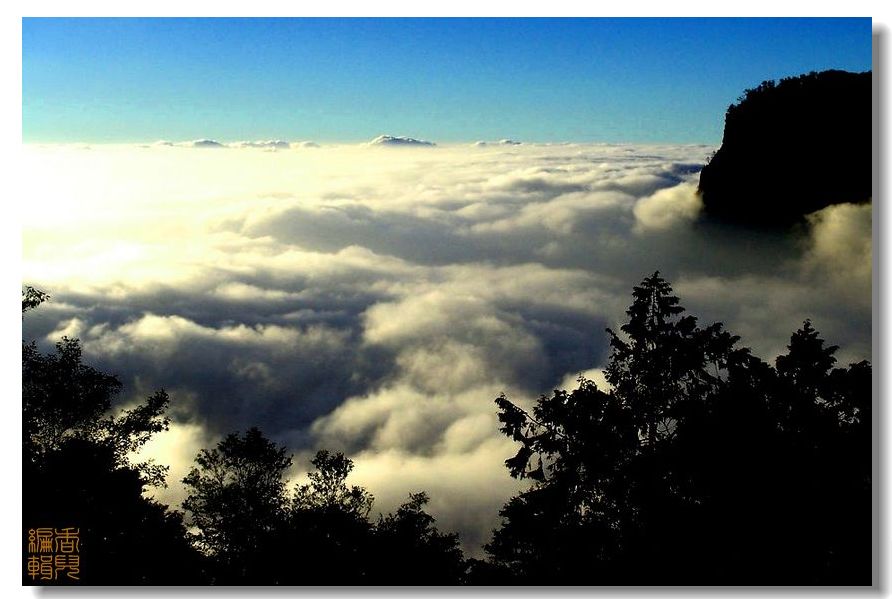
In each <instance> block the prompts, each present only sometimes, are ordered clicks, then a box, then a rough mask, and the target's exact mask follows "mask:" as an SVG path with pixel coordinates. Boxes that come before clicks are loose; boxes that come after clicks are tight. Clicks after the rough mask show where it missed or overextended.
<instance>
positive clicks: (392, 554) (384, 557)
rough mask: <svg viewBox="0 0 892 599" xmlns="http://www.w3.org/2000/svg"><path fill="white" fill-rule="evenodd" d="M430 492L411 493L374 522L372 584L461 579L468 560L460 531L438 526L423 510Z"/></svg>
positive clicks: (443, 582)
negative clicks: (461, 541)
mask: <svg viewBox="0 0 892 599" xmlns="http://www.w3.org/2000/svg"><path fill="white" fill-rule="evenodd" d="M429 500H430V498H429V497H428V495H427V493H424V492H420V493H410V494H409V499H408V501H406V502H405V503H403V504H402V505H401V506H400V507H399V508H397V510H396V512H395V513H393V514H388V515H387V516H381V517H380V518H379V519H378V522H377V524H376V525H375V531H374V551H373V553H372V555H371V557H372V563H371V564H370V568H369V572H370V574H371V576H370V579H369V583H370V584H394V583H395V582H397V581H399V584H407V585H453V584H459V583H460V582H462V577H463V573H464V570H465V563H464V559H463V556H462V551H461V549H460V548H459V545H458V535H455V534H443V533H441V532H440V531H439V530H437V528H436V526H435V525H434V524H435V520H434V517H433V516H431V515H430V514H428V513H427V512H425V511H424V506H425V505H427V503H428V501H429Z"/></svg>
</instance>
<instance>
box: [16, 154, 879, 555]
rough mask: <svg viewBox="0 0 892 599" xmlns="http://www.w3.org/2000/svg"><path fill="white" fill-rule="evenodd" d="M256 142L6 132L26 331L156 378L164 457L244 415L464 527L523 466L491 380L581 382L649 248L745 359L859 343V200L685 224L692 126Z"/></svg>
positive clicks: (865, 249) (854, 351)
mask: <svg viewBox="0 0 892 599" xmlns="http://www.w3.org/2000/svg"><path fill="white" fill-rule="evenodd" d="M390 139H399V138H390ZM404 139H408V138H404ZM415 141H417V140H415ZM397 143H401V142H397ZM257 144H260V145H261V147H260V148H259V149H260V150H264V149H272V148H275V147H277V146H276V145H275V144H276V142H275V141H273V142H248V143H247V144H244V145H246V147H237V148H236V147H233V148H231V149H230V151H227V152H203V151H198V150H193V149H192V148H190V147H186V146H181V147H170V146H171V145H172V144H170V143H168V142H165V143H164V144H162V145H154V146H150V147H128V146H110V147H100V146H96V147H94V149H93V150H92V151H90V152H83V151H80V150H78V149H77V148H71V147H56V146H48V147H41V148H36V147H30V148H26V151H25V159H24V161H23V168H24V169H25V172H26V173H27V174H28V176H29V180H31V181H33V185H32V186H31V187H30V188H29V190H28V192H27V196H26V197H23V198H21V201H22V203H23V205H25V206H30V207H33V209H32V210H30V211H26V212H25V214H24V217H23V218H24V221H25V222H24V224H23V272H24V278H25V281H26V282H29V283H32V284H36V285H38V286H39V287H42V288H44V289H46V290H48V291H49V292H50V293H51V294H52V295H53V296H54V299H53V301H52V302H51V303H50V304H48V305H47V306H45V307H41V308H40V309H39V310H36V311H34V312H33V313H31V314H29V315H28V316H27V318H26V319H25V321H24V327H25V331H24V335H25V336H26V337H35V338H39V339H40V340H42V342H43V343H44V346H46V342H48V341H52V340H55V339H58V338H59V337H60V336H62V335H69V336H77V337H80V338H81V339H82V341H83V344H84V350H85V357H86V359H87V361H88V362H90V363H92V364H95V365H96V366H97V367H98V368H100V369H102V370H104V371H108V372H114V373H116V374H117V375H119V376H120V377H121V378H122V380H123V381H124V382H125V384H126V385H127V390H126V393H125V395H126V397H124V398H122V400H123V401H130V400H132V399H134V398H135V397H138V396H140V395H142V394H145V393H148V392H151V390H153V389H154V388H158V387H162V386H163V387H165V388H166V389H168V391H170V392H171V396H172V413H173V415H174V419H175V422H176V427H177V428H176V431H177V432H175V433H173V434H171V435H168V436H166V437H165V439H167V440H168V441H165V442H163V443H162V442H160V441H159V443H161V445H160V446H159V447H160V448H159V449H157V455H158V456H160V457H159V461H162V462H163V461H164V460H167V461H168V462H167V463H170V464H171V465H172V466H173V467H174V470H176V471H177V472H181V471H183V470H184V469H185V468H186V467H187V466H188V463H187V462H189V461H191V459H192V457H194V453H195V451H194V450H196V447H197V445H199V444H201V443H207V444H210V442H211V440H213V439H216V438H219V436H220V435H223V434H226V433H228V432H231V431H233V430H244V429H245V428H247V427H249V426H252V425H255V424H256V425H260V426H261V428H263V430H264V431H265V432H267V434H269V435H270V436H271V437H273V438H274V439H276V440H278V441H280V442H286V443H288V444H289V445H290V447H291V449H292V450H293V451H295V452H299V453H301V454H302V455H305V454H306V452H310V451H311V450H313V449H316V448H320V447H325V446H328V447H330V448H332V449H346V450H348V451H349V452H350V455H351V457H353V458H354V460H355V462H356V473H355V479H356V482H359V483H361V484H365V485H367V486H368V487H369V489H370V490H371V491H372V492H373V493H375V494H376V495H377V496H378V498H379V502H378V504H377V506H378V508H379V509H385V510H386V509H392V507H395V506H396V505H398V504H399V503H400V502H401V501H402V500H403V499H405V496H406V494H407V493H408V492H409V491H412V490H420V489H424V490H427V491H428V492H429V493H430V494H431V497H432V503H431V508H432V511H433V513H434V514H435V515H437V516H439V517H442V522H441V525H443V526H444V527H445V528H449V527H453V526H454V527H456V529H457V530H459V531H460V532H462V534H463V535H464V538H465V540H466V541H467V542H469V543H470V544H471V545H474V544H475V543H477V544H478V546H479V542H482V541H485V540H487V538H486V537H487V535H488V531H489V529H490V528H492V527H493V526H494V525H495V524H496V522H497V512H498V508H499V507H500V506H501V504H502V502H504V500H505V499H506V498H507V497H508V496H509V495H510V494H511V493H513V492H515V491H516V490H517V489H518V488H519V487H518V483H517V482H516V481H513V480H511V479H510V478H509V477H508V476H507V471H506V469H505V468H504V465H503V461H504V460H505V459H506V458H507V457H510V456H511V455H512V453H513V452H512V448H513V445H512V443H511V441H510V440H508V439H506V438H505V437H504V436H503V435H501V434H500V433H499V431H498V422H497V419H496V414H495V409H496V408H495V405H494V403H493V400H494V399H495V397H496V396H497V395H498V394H499V393H500V392H501V391H506V392H508V393H509V395H510V397H511V398H512V399H513V400H516V401H519V402H521V403H524V404H525V405H529V403H530V402H531V401H532V400H533V398H535V397H536V396H537V395H538V394H540V393H550V391H551V390H552V389H553V388H556V387H568V388H569V387H574V386H575V384H576V378H577V375H578V374H579V373H583V374H584V375H585V376H588V377H589V378H593V379H594V380H595V381H596V382H597V383H598V386H599V387H602V383H604V381H603V371H602V368H603V367H604V365H605V362H606V359H607V354H608V347H607V337H606V334H605V333H604V328H605V327H608V326H610V327H616V325H617V323H620V322H622V321H623V320H624V318H625V313H624V310H625V309H626V307H627V306H628V303H629V299H630V291H631V288H632V286H633V285H634V284H637V283H638V282H639V281H640V280H641V278H642V277H643V276H645V275H647V274H650V273H652V272H653V271H654V270H657V269H659V270H660V271H661V272H662V273H663V274H664V276H666V277H667V278H668V279H669V280H670V282H672V283H673V285H674V287H675V291H676V293H677V295H679V296H680V297H681V300H682V304H683V305H685V306H686V307H687V308H688V309H689V310H690V311H691V313H693V314H695V315H696V316H698V317H700V319H701V321H704V322H712V321H716V320H720V321H723V322H724V323H725V325H726V326H727V328H728V329H729V330H730V331H731V332H733V333H736V334H739V335H741V336H742V337H743V343H744V344H746V345H748V346H751V347H753V348H754V350H755V351H756V353H757V354H759V355H761V356H762V357H764V358H766V359H772V358H773V356H774V355H776V354H777V353H778V352H781V351H783V350H784V345H785V344H786V343H787V342H788V340H789V335H790V333H791V332H792V331H793V330H794V329H795V328H796V327H797V326H799V325H800V324H801V321H802V320H803V319H804V318H811V319H812V320H813V322H814V323H815V325H816V326H817V327H818V329H819V330H820V331H821V332H822V333H823V334H824V336H825V337H826V338H827V339H828V341H830V342H831V343H834V344H838V345H840V346H841V350H840V357H841V360H842V361H845V360H848V359H860V358H870V346H871V343H870V342H871V338H870V335H871V327H870V325H871V320H870V316H871V305H870V285H871V280H870V262H871V251H872V248H871V243H870V224H871V223H870V219H871V213H870V207H869V206H837V207H834V208H830V209H826V210H824V211H822V212H820V213H818V214H815V215H813V216H812V217H811V218H810V222H809V224H808V225H807V227H806V228H805V232H804V234H803V235H802V236H801V237H796V236H795V235H785V234H780V233H755V232H752V231H739V230H733V229H727V228H715V227H710V226H706V225H703V224H701V223H697V222H695V219H696V217H697V215H698V213H699V205H698V203H697V198H696V196H695V194H694V193H693V192H694V189H695V185H696V176H697V175H696V173H697V164H698V163H699V162H701V161H702V159H703V156H705V155H706V154H707V151H708V148H705V147H704V146H631V145H608V144H594V145H585V144H565V145H543V144H529V143H525V144H522V145H514V144H504V145H502V144H499V143H489V144H488V145H487V146H486V147H485V148H476V147H471V146H468V145H467V144H465V145H463V146H450V145H440V146H438V149H437V151H429V149H428V148H425V147H418V146H413V145H412V144H411V143H410V144H409V145H407V146H406V148H405V149H404V151H399V152H387V151H382V152H373V151H369V150H368V147H367V146H366V145H365V144H363V145H353V146H325V147H322V148H317V149H313V150H312V151H258V147H255V146H257ZM263 144H272V145H263ZM402 145H405V144H402ZM290 146H291V147H292V148H298V147H300V148H303V147H312V146H311V145H310V144H304V143H292V144H290ZM282 147H284V146H282ZM413 148H414V149H413ZM165 443H166V445H165ZM178 444H181V445H182V446H183V447H187V448H188V451H187V450H186V449H183V450H182V451H178V450H176V446H178ZM165 448H166V449H165ZM176 480H177V479H176V478H175V477H172V481H173V483H175V482H176ZM180 492H181V489H180V491H178V490H177V485H176V484H172V486H171V489H170V490H168V491H165V493H167V494H166V495H164V497H175V496H177V495H176V494H177V493H180Z"/></svg>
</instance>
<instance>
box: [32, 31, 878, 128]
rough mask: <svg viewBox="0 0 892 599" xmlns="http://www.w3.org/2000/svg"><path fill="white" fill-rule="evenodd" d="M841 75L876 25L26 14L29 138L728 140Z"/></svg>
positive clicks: (866, 48)
mask: <svg viewBox="0 0 892 599" xmlns="http://www.w3.org/2000/svg"><path fill="white" fill-rule="evenodd" d="M830 68H837V69H845V70H852V71H863V70H868V69H870V68H871V21H870V19H724V18H722V19H718V18H711V19H641V18H636V19H23V23H22V69H23V73H22V79H23V81H22V90H23V92H22V93H23V98H22V117H23V123H22V129H23V131H22V136H23V140H24V141H25V142H75V141H80V142H90V143H98V142H130V141H153V140H157V139H172V140H185V139H195V138H204V137H209V138H214V139H219V140H222V141H235V140H242V139H266V138H279V139H286V140H291V141H295V140H307V139H309V140H316V141H323V142H326V141H329V142H338V141H342V142H349V141H360V140H366V139H369V138H371V137H374V136H376V135H378V134H381V133H388V134H393V135H409V136H413V137H419V138H424V139H430V140H433V141H437V142H460V141H473V140H477V139H499V138H505V137H510V138H515V139H520V140H526V141H605V142H670V143H697V142H702V143H718V142H719V141H720V140H721V134H722V125H723V117H724V111H725V109H726V108H727V106H728V104H729V103H731V102H733V101H734V100H735V99H736V98H737V96H738V95H739V94H740V93H741V92H742V91H743V90H744V89H745V88H747V87H752V86H754V85H757V84H758V83H759V82H761V81H762V80H764V79H770V78H779V77H783V76H788V75H795V74H800V73H803V72H808V71H812V70H824V69H830Z"/></svg>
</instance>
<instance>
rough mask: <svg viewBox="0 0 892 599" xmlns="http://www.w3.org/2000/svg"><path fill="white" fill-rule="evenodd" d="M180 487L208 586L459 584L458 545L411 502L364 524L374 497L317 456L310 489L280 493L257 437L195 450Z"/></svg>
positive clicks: (281, 451) (271, 453)
mask: <svg viewBox="0 0 892 599" xmlns="http://www.w3.org/2000/svg"><path fill="white" fill-rule="evenodd" d="M196 463H197V466H196V468H194V469H193V470H192V472H191V473H190V474H189V476H187V477H186V479H184V482H185V483H186V485H187V486H188V487H190V488H191V489H192V491H191V493H190V495H189V497H187V499H186V501H185V502H184V504H183V506H184V508H185V509H186V510H187V512H188V513H189V514H190V523H191V524H192V525H193V526H194V527H195V528H196V529H197V530H198V532H197V533H196V534H195V535H194V537H193V540H194V542H195V543H196V545H197V546H198V547H200V548H201V549H202V551H203V552H204V553H205V554H206V555H208V556H209V559H210V561H211V563H212V566H211V575H212V579H211V580H212V582H213V583H214V584H281V585H319V584H337V585H357V584H389V585H393V584H457V583H459V582H460V581H461V576H462V573H463V571H464V561H463V558H462V553H461V550H460V549H459V547H458V537H457V536H456V535H451V534H442V533H440V532H439V531H438V530H437V528H436V527H435V526H434V518H433V517H432V516H430V515H429V514H427V513H425V511H424V505H425V504H426V503H427V501H428V498H427V495H426V494H424V493H418V494H411V495H410V497H409V501H408V502H407V503H405V504H403V505H402V506H401V507H400V508H399V509H398V510H397V512H396V513H395V514H388V515H387V516H381V517H380V518H379V520H378V522H377V523H373V522H371V521H370V520H369V513H370V511H371V508H372V504H373V501H374V499H373V497H372V495H371V494H370V493H369V492H368V491H366V490H365V489H363V488H362V487H359V486H355V485H353V486H350V485H348V484H347V482H346V479H347V477H348V476H349V474H350V472H351V471H352V470H353V462H352V461H351V460H350V459H349V458H347V457H345V456H344V455H343V454H342V453H332V452H329V451H327V450H320V451H319V452H317V453H316V456H315V457H314V459H313V460H312V465H313V468H314V470H313V471H311V472H310V473H308V482H306V483H304V484H300V485H298V486H297V487H296V488H295V491H294V494H293V496H292V497H290V498H289V497H288V496H287V493H286V490H285V489H286V486H287V483H286V481H285V479H284V474H285V472H286V470H287V469H288V468H289V467H290V465H291V459H290V458H289V457H286V455H285V448H284V447H281V446H277V445H275V444H274V443H272V442H271V441H269V440H267V439H266V438H265V437H264V436H263V434H262V433H261V432H260V431H259V430H258V429H256V428H254V429H251V430H249V431H247V432H246V433H245V434H244V435H243V436H240V435H238V434H236V433H233V434H230V435H229V436H227V437H226V438H225V439H224V440H223V441H221V442H220V443H219V444H218V446H217V448H216V449H212V450H202V451H201V452H200V453H199V455H198V457H197V458H196Z"/></svg>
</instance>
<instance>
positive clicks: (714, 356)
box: [471, 273, 871, 584]
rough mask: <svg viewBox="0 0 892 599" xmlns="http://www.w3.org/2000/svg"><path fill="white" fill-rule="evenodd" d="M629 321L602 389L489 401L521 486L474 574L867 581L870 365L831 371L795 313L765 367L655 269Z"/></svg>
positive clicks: (829, 349) (826, 355)
mask: <svg viewBox="0 0 892 599" xmlns="http://www.w3.org/2000/svg"><path fill="white" fill-rule="evenodd" d="M627 315H628V317H629V320H628V322H627V323H626V324H624V325H623V326H622V327H621V329H620V330H621V332H622V333H623V336H620V335H619V334H616V333H614V332H613V331H609V330H608V333H609V335H610V338H611V346H612V353H611V356H610V360H609V364H608V366H607V368H606V375H605V376H606V379H607V381H608V383H609V384H610V385H611V387H612V388H611V389H610V390H609V391H603V390H600V389H598V388H597V387H596V385H595V384H594V383H593V382H591V381H587V380H585V379H580V381H579V383H580V384H579V387H578V388H577V389H575V390H573V391H570V392H567V391H562V390H556V391H555V392H554V393H553V395H552V396H551V397H548V396H542V397H540V398H539V400H538V402H537V403H536V405H535V406H534V408H533V410H532V413H530V412H528V411H526V410H524V409H523V408H521V407H519V406H517V405H515V404H513V403H512V402H511V401H509V400H508V399H507V398H506V397H505V396H504V395H502V396H500V397H499V398H497V399H496V404H497V405H498V407H499V419H500V421H501V422H502V429H501V430H502V432H503V433H505V434H506V435H508V436H510V437H511V438H513V439H514V440H515V441H517V442H519V443H520V445H521V446H520V448H519V450H518V453H517V454H516V455H515V456H514V457H512V458H509V459H508V460H506V466H507V467H508V469H509V471H510V472H511V474H512V475H513V476H515V477H518V478H528V479H531V481H532V483H533V484H532V487H531V488H530V489H529V490H527V491H525V492H523V493H521V494H520V495H518V496H516V497H514V498H512V499H511V500H510V501H509V502H508V503H507V504H506V505H505V506H504V507H503V508H502V511H501V512H500V514H501V516H502V525H501V527H500V528H499V529H497V530H495V531H494V532H493V537H492V540H491V542H490V543H489V544H487V545H486V547H485V549H486V551H487V553H488V556H489V560H488V563H481V562H475V563H472V564H471V580H472V581H474V582H477V583H480V584H485V583H505V582H515V583H524V584H870V577H871V564H870V556H871V518H870V505H871V502H870V488H871V480H870V476H871V475H870V467H871V460H870V393H871V367H870V364H869V363H867V362H861V363H858V364H853V365H851V366H849V368H847V369H843V368H835V369H834V368H833V365H834V364H835V359H834V358H833V353H834V351H835V350H836V348H835V347H833V346H825V345H824V341H823V340H821V339H820V337H819V336H818V333H817V332H816V331H815V330H814V329H813V327H812V326H811V323H810V322H808V321H806V322H805V323H804V325H803V327H802V328H801V329H800V330H798V331H797V332H796V333H794V334H793V336H792V338H791V341H790V345H789V346H788V353H787V354H785V355H783V356H780V357H779V358H778V359H777V364H776V367H775V368H772V367H771V366H769V365H768V364H766V363H764V362H762V361H761V360H759V359H758V358H756V357H754V356H753V355H752V354H751V352H750V351H749V350H748V349H745V348H738V347H737V342H738V338H737V337H735V336H732V335H730V334H729V333H727V332H725V331H723V330H722V327H721V325H718V324H715V325H711V326H708V327H706V328H700V327H698V326H697V323H696V319H694V318H693V317H691V316H686V315H684V310H683V308H681V306H680V305H679V303H678V298H676V297H675V296H673V295H672V290H671V287H670V286H669V284H668V283H667V282H666V281H664V280H663V279H662V278H660V277H659V273H654V275H652V276H651V277H647V278H645V279H644V281H643V282H642V283H641V285H640V286H637V287H635V289H634V291H633V303H632V305H631V307H630V308H629V310H628V312H627Z"/></svg>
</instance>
